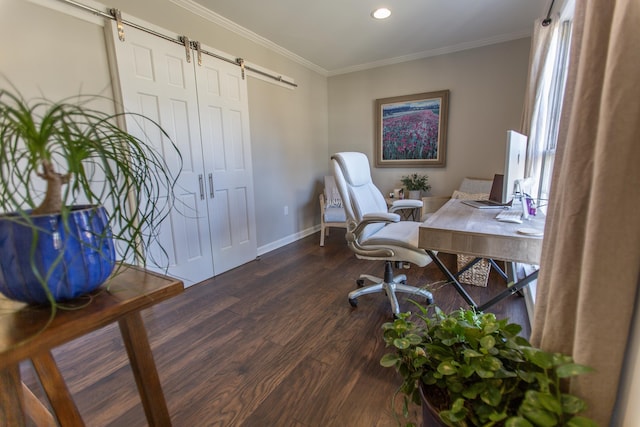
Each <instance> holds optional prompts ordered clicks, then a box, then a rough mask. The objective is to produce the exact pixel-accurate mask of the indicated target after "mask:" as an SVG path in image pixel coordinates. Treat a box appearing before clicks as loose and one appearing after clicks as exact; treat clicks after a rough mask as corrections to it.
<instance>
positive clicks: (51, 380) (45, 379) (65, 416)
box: [31, 351, 84, 426]
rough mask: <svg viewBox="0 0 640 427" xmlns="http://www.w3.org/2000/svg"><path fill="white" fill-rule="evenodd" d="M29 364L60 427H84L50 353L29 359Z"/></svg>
mask: <svg viewBox="0 0 640 427" xmlns="http://www.w3.org/2000/svg"><path fill="white" fill-rule="evenodd" d="M31 362H32V363H33V368H34V369H35V371H36V373H37V374H38V377H39V378H40V383H41V384H42V388H44V391H45V392H46V393H47V397H49V403H51V407H52V408H53V412H55V414H56V417H57V419H58V422H59V423H60V425H61V426H84V421H82V417H81V416H80V412H78V408H77V407H76V404H75V403H74V402H73V397H71V393H69V389H67V385H66V384H65V383H64V379H63V378H62V374H60V371H59V370H58V366H57V365H56V361H55V360H54V358H53V356H52V355H51V353H50V352H48V351H45V352H42V353H39V354H37V355H35V356H33V357H31Z"/></svg>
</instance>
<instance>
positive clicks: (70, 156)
mask: <svg viewBox="0 0 640 427" xmlns="http://www.w3.org/2000/svg"><path fill="white" fill-rule="evenodd" d="M105 102H111V101H109V100H107V99H104V98H102V97H95V96H76V97H73V98H68V99H64V100H62V101H60V102H52V101H49V100H46V99H34V100H32V101H27V100H25V99H24V98H23V97H22V96H21V95H20V94H19V92H17V90H15V88H14V89H13V91H9V90H7V89H0V144H1V147H2V148H1V149H0V292H1V293H2V294H4V295H5V296H6V297H8V298H9V299H13V300H18V301H23V302H26V303H31V304H51V305H52V306H54V307H55V305H56V304H57V303H59V302H61V301H66V300H70V299H73V298H75V297H77V296H79V295H82V294H85V293H88V292H91V291H92V290H94V289H96V288H97V287H99V286H100V285H101V284H102V283H103V282H105V281H106V279H107V278H109V277H110V275H111V274H112V273H113V269H114V266H115V265H116V258H119V259H122V260H126V261H134V260H136V259H137V260H138V261H139V260H144V259H145V258H144V251H145V250H146V247H147V246H148V244H149V243H150V242H151V241H152V239H153V238H154V237H155V236H156V234H157V227H158V226H159V224H160V222H161V221H162V219H163V218H164V216H166V215H167V214H168V211H169V209H170V208H171V203H172V200H173V186H174V185H175V177H174V176H172V173H171V171H170V170H169V168H168V167H167V165H166V163H165V162H164V160H163V157H162V156H161V155H160V153H159V152H158V151H157V150H156V149H154V146H153V145H152V143H150V142H147V141H144V140H142V139H140V138H138V137H135V136H133V135H131V134H129V133H128V132H126V131H124V130H122V129H120V128H119V127H118V124H117V121H118V120H119V119H121V118H122V116H123V114H110V113H105V112H103V111H101V110H98V109H96V108H90V107H89V105H100V103H105ZM108 108H113V104H111V105H110V106H108ZM137 119H139V121H140V122H141V123H142V122H144V123H143V124H141V126H147V129H148V126H153V127H158V128H159V125H157V124H156V123H154V122H153V121H151V120H150V119H146V118H144V117H143V116H139V115H137ZM162 134H163V138H166V140H167V141H169V142H170V141H171V139H170V138H169V137H168V135H167V134H166V133H164V131H163V132H162ZM156 142H157V143H159V141H156ZM169 146H172V147H173V149H175V150H176V151H177V148H176V147H175V145H173V144H172V143H171V142H170V144H165V148H166V147H169ZM116 251H117V252H118V254H117V255H116Z"/></svg>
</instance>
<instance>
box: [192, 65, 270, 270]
mask: <svg viewBox="0 0 640 427" xmlns="http://www.w3.org/2000/svg"><path fill="white" fill-rule="evenodd" d="M195 69H196V80H197V87H198V102H199V108H200V121H201V124H200V126H201V135H202V145H203V152H204V156H205V158H207V159H211V161H210V166H209V168H208V169H209V170H210V171H211V172H209V173H210V174H211V176H210V177H209V176H208V177H207V178H208V184H209V185H210V186H212V187H213V188H210V193H211V195H212V196H213V197H212V198H211V199H210V200H209V206H210V211H211V212H212V217H213V218H214V219H215V220H214V221H213V222H212V223H211V230H212V235H211V237H212V239H211V240H212V245H213V257H214V259H215V260H216V264H215V269H216V274H219V273H221V272H224V271H227V270H230V269H232V268H234V267H237V266H238V265H241V264H244V263H246V262H248V261H251V260H253V259H255V258H256V256H257V240H256V233H255V206H254V194H253V168H252V164H251V140H250V137H249V114H248V111H249V104H248V101H247V84H246V80H243V79H242V76H241V72H240V69H239V67H238V66H236V65H233V64H229V63H227V62H224V61H220V60H216V59H214V58H212V57H210V56H207V55H203V57H202V65H201V66H198V65H196V67H195ZM209 178H210V179H209Z"/></svg>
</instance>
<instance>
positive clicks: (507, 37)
mask: <svg viewBox="0 0 640 427" xmlns="http://www.w3.org/2000/svg"><path fill="white" fill-rule="evenodd" d="M525 37H531V31H522V32H516V33H510V34H503V35H500V36H495V37H489V38H486V39H481V40H474V41H471V42H465V43H459V44H456V45H452V46H445V47H441V48H438V49H431V50H425V51H422V52H418V53H413V54H410V55H403V56H396V57H395V58H389V59H383V60H380V61H374V62H368V63H365V64H360V65H354V66H352V67H347V68H341V69H338V70H332V71H329V72H328V73H327V76H328V77H333V76H338V75H340V74H347V73H354V72H357V71H364V70H369V69H372V68H378V67H384V66H387V65H395V64H400V63H402V62H408V61H415V60H417V59H424V58H429V57H432V56H439V55H446V54H449V53H455V52H460V51H463V50H469V49H475V48H479V47H484V46H489V45H492V44H498V43H504V42H508V41H512V40H518V39H523V38H525Z"/></svg>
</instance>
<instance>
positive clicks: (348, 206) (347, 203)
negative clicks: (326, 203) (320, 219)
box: [331, 152, 387, 238]
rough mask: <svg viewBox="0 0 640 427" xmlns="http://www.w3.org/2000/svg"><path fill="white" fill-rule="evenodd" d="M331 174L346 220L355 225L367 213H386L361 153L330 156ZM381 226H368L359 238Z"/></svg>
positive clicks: (381, 224) (365, 157) (367, 161)
mask: <svg viewBox="0 0 640 427" xmlns="http://www.w3.org/2000/svg"><path fill="white" fill-rule="evenodd" d="M331 159H332V165H333V175H334V177H335V179H336V184H337V185H338V191H339V192H340V196H341V197H342V202H343V206H344V209H345V212H346V214H347V220H348V221H353V222H354V223H355V224H358V223H359V222H360V221H362V218H363V217H364V215H366V214H368V213H381V212H387V203H386V202H385V200H384V197H383V196H382V193H381V192H380V190H378V187H376V186H375V185H374V183H373V181H372V180H371V171H370V168H369V159H368V158H367V156H365V155H364V154H362V153H355V152H345V153H336V154H334V155H333V156H331ZM382 227H384V224H383V223H380V224H370V225H368V226H367V228H366V229H365V231H364V233H363V234H362V236H361V237H362V238H366V237H367V236H368V235H370V234H372V233H375V232H376V231H378V230H379V229H380V228H382Z"/></svg>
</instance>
